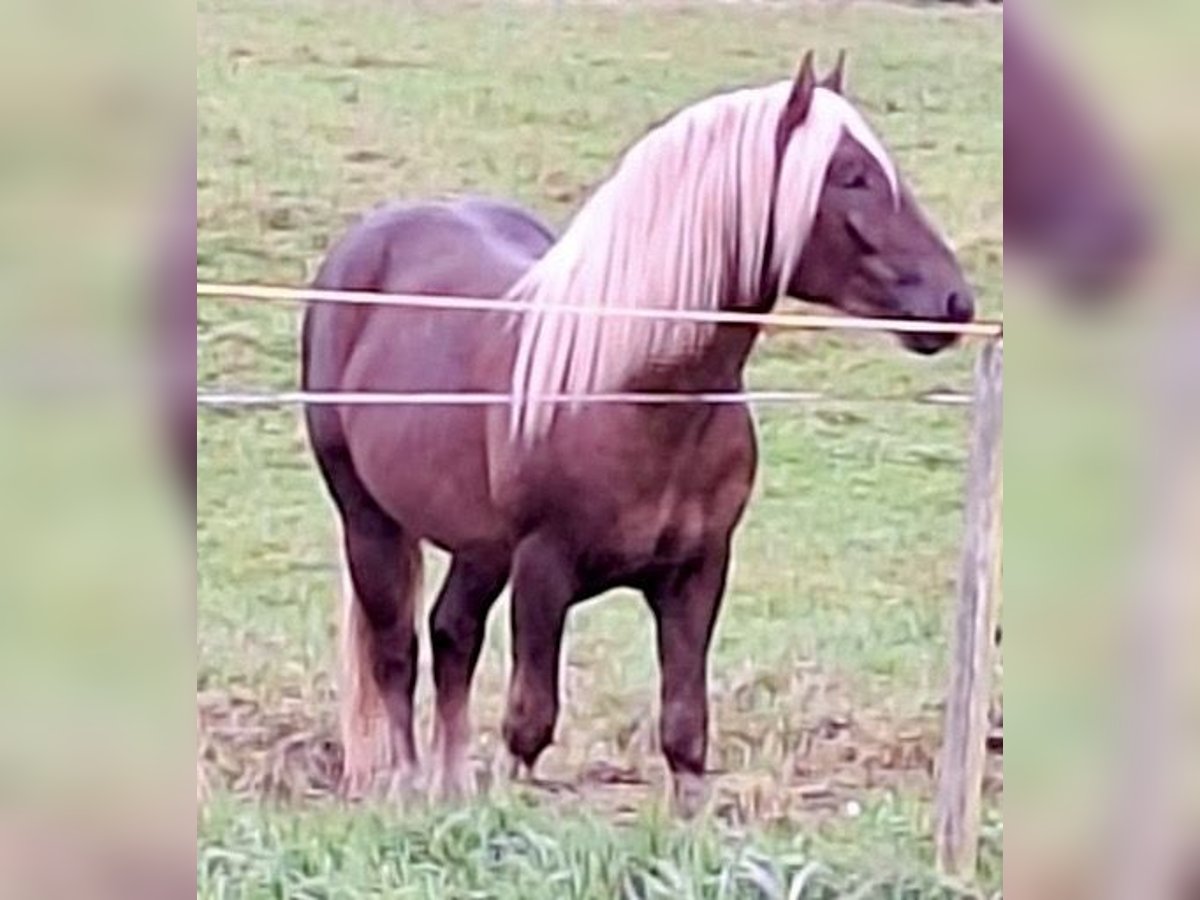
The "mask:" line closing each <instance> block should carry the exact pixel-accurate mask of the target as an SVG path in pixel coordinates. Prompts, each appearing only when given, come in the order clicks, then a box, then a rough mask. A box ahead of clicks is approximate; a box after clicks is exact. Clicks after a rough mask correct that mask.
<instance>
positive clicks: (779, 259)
mask: <svg viewBox="0 0 1200 900" xmlns="http://www.w3.org/2000/svg"><path fill="white" fill-rule="evenodd" d="M843 62H844V56H843V57H841V58H839V62H838V65H837V67H836V69H835V70H834V71H833V72H832V73H831V74H829V75H827V76H826V77H825V78H823V79H818V78H817V76H816V74H815V71H814V66H813V55H812V53H811V52H809V53H808V54H807V55H806V56H805V57H804V59H803V61H802V64H801V65H800V67H799V71H798V74H797V75H796V76H795V77H794V78H791V79H786V80H783V81H779V82H776V83H773V84H769V85H765V86H758V87H749V88H743V89H739V90H733V91H729V92H725V93H720V94H716V95H714V96H710V97H707V98H705V99H702V100H700V101H699V102H697V103H695V104H693V105H691V106H688V107H686V108H683V109H682V110H680V111H678V112H676V113H675V114H674V115H673V116H672V117H670V118H669V119H667V120H666V121H665V122H663V123H662V124H660V125H658V126H656V127H654V128H653V129H652V130H650V131H649V132H648V133H646V134H645V135H644V136H643V137H642V138H641V139H640V140H638V141H636V142H635V143H634V144H632V146H630V147H629V148H628V150H627V151H626V152H625V153H624V155H623V156H622V158H621V159H620V160H619V162H618V163H617V164H616V167H615V169H614V171H613V172H612V174H611V175H610V176H609V177H608V178H607V180H605V181H604V182H603V183H602V184H601V185H600V186H599V187H598V188H597V189H596V190H595V191H594V193H593V194H592V195H591V197H590V198H589V199H588V200H587V201H586V202H585V203H584V204H583V205H582V207H581V208H580V209H579V211H578V212H577V214H576V216H575V217H574V219H573V220H572V221H571V222H570V223H569V225H568V226H567V227H566V229H565V231H564V232H563V233H562V235H561V236H560V237H557V238H556V237H555V235H554V233H553V232H552V231H551V229H550V228H548V227H547V226H546V225H544V224H543V223H541V222H540V221H539V220H537V219H536V218H535V217H533V216H532V215H530V214H528V213H526V212H525V211H523V210H521V209H519V208H516V207H513V206H511V205H509V204H506V203H502V202H499V201H491V200H483V199H471V200H457V201H456V200H442V201H435V202H427V203H415V204H401V205H392V206H385V207H383V208H381V209H378V210H376V211H375V212H373V213H370V214H368V215H367V216H366V217H365V218H364V219H363V220H362V221H361V222H359V223H358V224H357V225H354V226H352V227H350V229H349V230H348V231H347V232H346V233H345V234H344V235H343V236H342V237H341V238H340V239H339V240H337V241H336V242H335V243H334V244H333V246H332V247H331V249H330V250H329V251H328V253H327V255H326V257H325V259H324V261H323V262H322V264H321V266H320V268H319V271H318V273H317V276H316V278H315V281H314V285H315V286H316V287H318V288H329V289H340V290H353V291H383V292H397V293H400V292H403V293H416V294H429V295H469V296H476V297H483V298H502V299H506V300H509V301H515V302H518V303H520V304H521V308H522V309H523V310H524V311H523V312H521V313H515V312H513V311H512V309H511V304H506V306H505V308H504V309H502V310H496V311H457V310H456V311H451V310H430V309H417V308H396V307H394V306H380V305H371V304H337V305H334V304H321V303H310V304H308V306H307V307H306V309H305V313H304V320H303V327H302V336H301V351H302V353H301V355H302V360H301V366H302V376H301V380H302V385H303V387H304V388H305V389H306V390H310V391H416V392H422V391H433V392H491V393H496V392H499V393H501V394H507V395H509V396H510V397H511V398H512V400H511V403H509V404H507V405H506V404H500V405H496V404H493V405H450V404H447V405H439V406H424V405H423V406H420V407H415V406H386V405H379V404H370V403H367V404H355V405H346V404H342V405H337V404H333V405H311V406H309V407H308V408H307V409H306V423H307V431H308V437H309V442H310V445H311V448H312V451H313V453H314V455H315V458H316V463H317V467H318V469H319V471H320V474H321V476H322V478H323V481H324V484H325V486H326V488H327V489H328V492H329V494H330V496H331V498H332V501H333V506H334V507H335V509H336V513H337V518H338V521H339V524H340V531H341V543H342V551H343V557H344V563H345V570H344V571H345V576H346V577H345V599H344V605H343V616H342V641H341V654H342V660H341V674H342V685H341V698H340V709H341V737H342V742H343V748H344V765H343V777H342V786H343V789H344V790H346V791H347V793H349V794H351V795H353V794H356V793H359V792H361V791H364V790H366V789H367V788H369V787H370V786H372V785H375V784H377V783H378V779H379V778H381V777H385V778H386V779H388V783H389V784H390V785H391V786H392V788H393V789H395V788H399V789H400V790H401V791H410V790H414V789H415V788H416V784H417V779H418V778H419V777H420V776H419V765H418V754H417V747H416V741H415V738H414V733H413V690H414V685H415V682H416V676H417V654H418V641H417V632H416V626H415V617H416V610H417V605H418V604H417V597H418V593H419V579H420V573H421V545H422V544H423V543H425V542H428V543H431V544H433V545H435V546H437V547H439V548H441V549H442V550H443V551H445V552H446V553H448V554H449V555H450V566H449V572H448V574H447V576H446V579H445V582H444V583H443V584H442V586H441V589H440V591H439V593H438V595H437V599H436V601H435V603H434V605H433V608H432V612H431V615H430V634H431V644H432V654H433V678H434V683H435V689H436V698H435V707H436V708H435V721H434V729H433V731H434V733H433V756H434V769H435V772H434V779H433V784H432V787H433V788H435V789H436V790H437V791H439V792H440V794H441V795H442V796H444V797H451V798H453V797H458V796H462V795H463V794H464V793H466V792H469V791H470V790H471V788H472V785H471V772H470V770H469V766H468V760H467V750H468V746H469V742H470V724H469V723H470V718H469V695H470V688H471V681H472V676H473V672H474V669H475V666H476V663H477V660H478V658H479V654H480V649H481V645H482V642H483V639H484V629H485V625H486V619H487V616H488V613H489V610H490V609H491V607H492V605H493V603H494V602H495V601H496V599H497V597H498V596H499V595H500V593H501V591H502V590H503V588H504V587H505V586H506V584H510V583H511V608H510V614H511V621H510V626H511V637H512V641H511V654H512V659H511V662H512V668H511V674H510V681H509V685H508V693H507V701H506V704H507V706H506V711H505V714H504V719H503V725H502V734H503V739H504V742H505V745H506V747H507V750H508V752H509V754H510V758H511V760H512V775H513V777H516V778H522V777H528V778H532V777H533V772H534V767H535V764H536V762H537V760H538V757H539V756H540V755H541V753H542V752H543V751H544V750H545V749H546V747H547V746H549V745H550V744H551V742H552V740H553V734H554V729H555V723H556V719H557V716H558V711H559V669H560V655H561V645H562V640H563V631H564V626H565V621H566V616H567V613H568V610H569V609H570V608H571V607H572V606H574V605H575V604H577V603H580V602H582V601H585V600H587V599H589V598H592V597H595V596H597V595H599V594H601V593H603V592H605V591H607V590H609V589H612V588H616V587H628V588H633V589H635V590H637V591H640V592H641V594H642V595H643V596H644V597H645V600H646V601H647V602H648V604H649V607H650V609H651V611H652V613H653V616H654V620H655V628H656V634H657V654H658V662H659V668H660V676H661V677H660V685H659V693H660V702H659V712H658V718H659V722H658V731H659V741H660V746H661V751H662V754H663V756H664V757H665V759H666V765H667V769H668V770H669V775H670V778H669V785H670V795H669V796H670V803H671V805H672V808H673V809H674V810H675V811H676V812H678V813H679V814H681V815H684V816H688V815H691V814H693V813H695V812H696V811H697V810H698V809H699V808H700V807H701V805H702V803H703V802H704V798H705V796H706V793H707V789H706V784H705V778H704V776H705V761H706V752H707V743H708V726H709V722H708V688H707V673H708V651H709V644H710V641H711V638H712V634H713V627H714V623H715V622H716V619H717V615H718V611H719V609H720V606H721V600H722V595H723V593H724V590H725V585H726V579H727V576H728V572H729V565H730V542H731V539H732V536H733V534H734V531H735V529H736V527H737V525H738V523H739V520H740V519H741V517H742V514H743V512H744V510H745V508H746V505H747V502H748V499H749V497H750V492H751V487H752V484H753V481H754V475H755V470H756V466H757V448H756V442H755V430H754V424H753V420H752V417H751V413H750V410H749V409H748V408H747V407H746V406H745V405H744V404H736V403H722V404H705V403H703V402H693V401H691V400H688V399H686V398H677V399H679V400H680V401H681V402H661V403H654V402H651V403H620V402H614V403H593V404H584V403H570V404H568V403H559V402H556V401H557V400H562V399H563V398H564V397H568V398H569V397H575V398H578V397H579V396H581V395H602V394H605V393H606V392H618V393H619V392H629V391H636V392H656V393H667V394H680V393H682V394H690V393H693V392H735V393H736V392H739V391H741V390H742V388H743V369H744V367H745V365H746V362H747V358H748V356H749V354H750V352H751V350H752V347H753V345H754V343H755V339H756V336H757V333H758V330H759V329H758V328H757V327H756V326H755V325H754V324H753V323H749V324H746V323H736V324H720V325H715V324H711V323H707V322H698V321H677V320H672V321H658V320H651V319H649V318H647V317H644V316H636V315H633V314H634V313H637V312H642V311H645V310H652V311H657V312H671V311H680V310H683V311H697V310H699V311H743V312H766V311H768V310H770V309H771V308H772V307H773V306H774V305H775V303H776V302H777V300H778V299H779V298H780V297H781V296H783V295H793V296H797V297H801V298H805V299H807V300H810V301H814V302H817V303H823V304H826V305H828V306H830V307H832V308H835V309H838V310H841V311H844V312H847V313H851V314H857V315H866V316H875V317H883V316H887V317H894V318H910V319H911V318H918V319H922V320H936V321H938V322H955V323H959V322H968V321H970V320H972V319H973V318H974V306H975V302H974V296H973V293H972V290H971V288H970V286H969V285H968V283H967V281H966V279H965V277H964V275H963V273H962V270H961V268H960V266H959V263H958V261H957V260H956V258H955V256H954V253H953V252H952V251H951V249H950V248H949V247H948V246H947V243H946V241H945V239H944V238H943V237H942V236H941V235H940V234H939V233H938V231H937V230H936V229H935V228H934V227H933V225H932V224H931V223H930V221H929V219H928V218H927V216H926V215H925V213H924V212H923V211H922V210H921V208H920V207H919V206H918V204H917V202H916V199H915V198H914V196H913V194H912V192H911V190H910V189H909V188H908V186H907V184H906V183H905V182H904V181H903V180H902V179H901V177H900V175H899V174H898V172H897V170H896V166H895V164H894V163H893V161H892V160H891V157H890V156H889V155H888V153H887V151H886V149H885V148H884V146H883V144H882V143H881V142H880V140H879V138H878V137H877V136H876V134H875V132H874V131H872V129H871V127H870V126H869V125H868V124H867V122H866V120H865V119H864V117H863V116H862V114H861V113H860V112H859V111H858V110H857V109H856V108H855V106H854V105H853V104H852V103H850V102H849V101H848V100H847V99H846V97H845V96H844V92H843V89H842V87H843V86H842V82H843V77H844V76H843ZM597 308H599V309H600V310H601V311H602V312H605V313H607V315H603V316H596V315H589V314H588V312H589V311H594V310H596V309H597ZM623 311H625V312H626V315H625V316H622V312H623ZM693 318H695V317H693ZM898 331H899V334H898V338H899V340H900V341H901V343H902V344H903V345H904V346H905V347H906V348H907V349H908V350H910V351H913V352H916V353H920V354H932V353H936V352H938V351H941V350H943V349H945V348H946V347H948V346H950V345H951V344H953V343H954V341H955V336H954V335H953V334H950V333H947V331H938V332H936V333H931V332H924V331H918V332H908V331H906V330H901V329H898Z"/></svg>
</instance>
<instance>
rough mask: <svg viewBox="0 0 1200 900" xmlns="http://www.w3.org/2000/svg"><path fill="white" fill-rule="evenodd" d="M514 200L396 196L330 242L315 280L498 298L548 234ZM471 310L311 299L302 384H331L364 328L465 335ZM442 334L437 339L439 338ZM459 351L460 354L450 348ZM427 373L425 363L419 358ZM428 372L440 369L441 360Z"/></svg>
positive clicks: (332, 286) (336, 383)
mask: <svg viewBox="0 0 1200 900" xmlns="http://www.w3.org/2000/svg"><path fill="white" fill-rule="evenodd" d="M553 240H554V237H553V234H552V232H551V231H550V229H549V228H548V226H546V225H545V224H544V223H542V222H541V221H540V220H538V219H537V218H536V217H534V216H533V215H532V214H530V213H528V212H526V211H525V210H523V209H521V208H520V207H517V206H514V205H512V204H507V203H504V202H502V201H497V200H490V199H486V198H467V199H463V200H455V201H442V202H430V203H412V204H408V203H404V204H401V203H397V204H390V205H387V206H384V207H381V208H379V209H376V210H373V211H371V212H370V213H368V214H367V215H366V216H364V217H363V218H362V219H361V220H360V221H359V222H357V223H356V224H354V225H353V226H351V227H350V229H349V230H347V232H346V233H345V234H344V235H343V236H342V237H341V238H340V239H339V240H338V241H337V242H336V243H335V244H334V245H333V246H332V247H331V249H330V251H329V253H328V254H327V256H326V258H325V260H324V261H323V263H322V264H321V267H320V269H319V270H318V272H317V276H316V279H315V280H314V287H317V288H323V289H329V290H347V291H370V292H381V293H393V294H432V295H443V296H469V297H499V296H501V295H503V294H504V293H505V292H506V291H507V290H508V288H509V287H511V286H512V284H513V283H514V282H515V281H516V280H517V279H518V278H519V277H520V276H521V275H522V274H524V272H525V271H526V270H527V269H528V268H529V267H530V266H531V265H532V264H533V263H534V262H535V261H536V260H537V259H538V258H540V257H541V255H542V254H543V253H545V252H546V250H547V249H548V248H549V247H550V245H551V244H552V243H553ZM472 319H473V317H471V316H463V315H462V314H455V313H449V314H447V313H442V312H439V311H431V310H425V309H396V308H394V307H383V306H372V305H370V304H354V305H344V304H321V303H317V304H312V305H310V307H309V308H308V310H307V311H306V313H305V323H304V335H303V343H304V384H305V387H306V388H308V389H311V390H335V389H338V388H339V387H340V386H341V385H340V382H341V380H342V377H343V375H344V373H345V369H346V367H347V365H348V363H349V360H350V355H351V353H352V351H353V350H354V348H355V346H356V344H357V342H359V341H360V340H361V339H362V338H363V337H364V336H365V333H366V332H368V331H380V332H382V333H386V335H387V337H388V340H389V341H390V342H395V341H398V340H399V341H403V340H404V339H405V335H406V334H409V333H413V334H414V335H415V336H417V337H418V338H419V339H421V340H422V343H423V344H425V345H428V344H429V343H430V342H431V341H430V340H428V338H432V339H433V340H432V343H441V342H442V341H446V342H450V341H452V340H455V339H458V340H464V339H465V340H470V335H464V334H460V333H459V332H461V331H463V326H467V328H468V330H470V329H471V327H472V325H473V323H472ZM439 336H440V337H441V339H442V340H438V337H439ZM454 355H455V356H461V354H454ZM422 371H424V372H426V373H428V372H430V369H429V368H428V367H423V368H422ZM436 371H441V372H446V369H445V367H444V366H439V367H437V368H436Z"/></svg>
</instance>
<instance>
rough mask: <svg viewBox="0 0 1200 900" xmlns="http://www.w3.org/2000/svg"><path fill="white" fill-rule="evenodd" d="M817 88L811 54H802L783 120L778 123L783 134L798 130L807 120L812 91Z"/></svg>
mask: <svg viewBox="0 0 1200 900" xmlns="http://www.w3.org/2000/svg"><path fill="white" fill-rule="evenodd" d="M816 87H817V76H816V74H815V73H814V71H813V52H812V51H811V50H809V51H808V52H807V53H805V54H804V60H803V61H802V62H801V63H800V71H799V73H797V75H796V80H795V81H794V82H792V93H791V95H790V96H789V97H788V101H787V106H786V107H784V110H783V118H782V120H781V121H780V123H779V126H780V131H781V132H782V133H783V134H788V133H790V132H791V131H792V130H793V129H795V128H799V127H800V126H801V125H803V124H804V120H805V119H807V118H808V110H809V108H810V107H812V98H813V91H814V90H816Z"/></svg>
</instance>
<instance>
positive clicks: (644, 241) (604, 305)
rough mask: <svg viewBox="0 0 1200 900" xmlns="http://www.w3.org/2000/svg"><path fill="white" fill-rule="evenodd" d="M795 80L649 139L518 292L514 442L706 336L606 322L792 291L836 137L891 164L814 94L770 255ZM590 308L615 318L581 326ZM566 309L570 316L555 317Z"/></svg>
mask: <svg viewBox="0 0 1200 900" xmlns="http://www.w3.org/2000/svg"><path fill="white" fill-rule="evenodd" d="M791 89H792V82H790V81H784V82H780V83H777V84H773V85H770V86H768V87H763V88H754V89H746V90H740V91H735V92H733V93H728V94H722V95H718V96H715V97H711V98H709V99H707V100H703V101H701V102H700V103H697V104H695V105H694V106H691V107H688V108H687V109H684V110H683V111H681V112H679V113H678V114H676V115H675V116H674V117H673V118H671V119H669V120H668V121H667V122H665V123H664V124H662V125H660V126H659V127H657V128H655V129H654V130H653V131H651V132H650V133H649V134H647V135H646V136H645V137H644V138H642V139H641V140H640V141H639V142H638V143H636V144H635V145H633V147H631V148H630V149H629V151H628V152H627V153H626V154H625V156H624V158H623V159H622V160H621V162H620V164H619V165H618V167H617V169H616V172H615V173H614V174H613V176H612V177H611V178H610V179H609V180H608V181H607V182H605V183H604V184H603V185H601V186H600V188H598V189H597V191H596V193H595V194H594V195H593V196H592V198H591V199H590V200H589V201H588V202H587V203H586V204H585V205H584V207H583V208H582V209H581V210H580V212H579V214H578V215H577V216H576V218H575V220H574V221H573V222H572V223H571V225H570V227H569V228H568V229H567V231H566V233H565V234H564V235H563V236H562V238H561V240H559V242H558V243H557V244H555V245H554V247H553V248H551V250H550V251H549V252H548V253H547V254H546V256H545V257H543V258H542V259H541V260H540V261H539V262H538V263H537V264H536V265H535V266H534V267H533V268H532V269H530V271H529V272H528V273H527V274H526V275H525V276H524V277H523V278H522V279H521V280H520V281H519V282H518V283H517V284H516V285H515V286H514V287H513V288H512V290H511V291H510V292H509V297H512V298H517V299H523V300H526V301H528V302H529V304H530V306H531V307H532V309H531V311H530V312H529V313H527V314H525V315H524V316H523V317H522V321H521V324H520V326H519V327H520V329H521V333H520V341H519V345H518V351H517V357H516V362H515V365H514V368H513V377H512V393H513V397H514V409H513V422H512V424H513V432H514V435H516V436H520V437H522V438H525V439H533V438H536V437H538V436H539V435H541V434H543V433H544V432H545V431H546V430H547V429H548V428H549V427H550V425H551V423H552V421H553V416H554V414H555V410H556V409H557V406H554V405H552V404H549V403H545V402H540V400H541V399H542V398H546V397H550V396H553V395H562V394H569V395H579V394H586V393H603V392H608V391H618V390H620V389H621V388H622V387H623V386H624V385H626V384H627V383H628V381H629V380H630V378H631V377H633V376H635V375H636V374H637V373H638V372H639V371H641V370H642V369H643V368H644V367H645V366H647V365H648V364H651V363H654V364H657V365H670V364H672V363H673V362H678V361H680V360H682V359H686V358H688V356H689V355H691V354H693V353H695V352H696V351H697V350H699V349H700V348H702V347H703V346H704V344H705V342H706V341H707V340H709V339H710V338H711V335H712V332H713V328H714V326H712V325H706V324H698V323H690V322H688V323H681V322H663V321H655V320H651V319H645V318H641V319H638V318H630V317H625V316H619V315H616V316H614V315H612V312H614V311H616V310H619V309H621V308H630V307H636V308H643V309H658V310H717V309H720V308H721V307H722V304H727V303H728V302H729V299H730V298H748V297H752V296H753V295H754V293H755V291H756V289H757V287H758V284H759V281H760V279H761V277H762V275H763V273H764V263H766V264H767V265H768V266H769V268H768V269H766V270H765V271H766V272H767V273H769V274H770V275H772V276H774V277H775V278H776V279H777V283H778V284H780V285H786V284H788V281H789V276H790V274H791V270H792V268H793V267H794V266H795V264H796V262H797V260H798V259H799V257H800V252H801V249H802V248H803V246H804V242H805V239H806V238H807V235H808V231H809V229H810V227H811V225H812V221H813V218H814V217H815V215H816V210H817V204H818V201H819V199H820V195H821V189H822V187H823V185H824V180H825V174H826V172H827V170H828V167H829V162H830V159H831V157H832V156H833V153H834V150H835V149H836V147H837V144H838V141H839V140H840V138H841V135H842V133H843V131H846V132H849V134H850V135H851V136H853V137H854V138H855V139H856V140H857V141H858V142H859V143H860V144H862V145H863V146H864V147H865V148H866V149H867V150H868V151H869V152H870V153H871V154H872V155H873V156H874V157H875V158H876V159H877V161H878V162H879V164H880V166H881V167H882V168H883V170H884V172H885V173H886V174H887V176H888V178H889V180H890V181H891V184H892V190H893V195H894V196H896V197H898V196H899V190H898V185H897V180H896V173H895V170H894V168H893V165H892V163H891V161H890V159H889V157H888V155H887V153H886V151H885V150H884V149H883V146H882V144H881V143H880V142H879V140H878V138H877V137H875V135H874V133H873V132H872V131H871V129H870V127H869V126H868V125H867V124H866V122H865V121H864V120H863V118H862V117H861V116H860V115H859V114H858V112H857V111H856V110H855V109H854V107H852V106H851V105H850V104H849V103H848V102H847V101H846V100H845V99H843V98H842V97H841V96H839V95H838V94H836V93H834V92H832V91H828V90H825V89H823V88H818V89H816V90H815V91H814V93H813V100H812V105H811V108H810V110H809V113H808V116H807V118H806V119H805V121H804V123H803V124H802V125H801V126H800V127H799V128H797V129H796V130H795V131H794V132H793V134H792V136H791V138H790V140H789V142H788V144H787V149H786V152H785V155H784V160H783V163H782V166H781V168H780V170H779V185H778V196H779V198H780V199H779V202H778V203H777V206H776V209H777V212H776V221H775V223H774V225H775V240H774V250H773V252H772V258H771V259H770V260H769V261H766V260H764V259H763V255H764V253H765V252H766V243H767V233H768V227H767V225H768V222H767V217H768V215H770V210H771V207H772V204H771V198H772V192H773V190H774V187H775V186H774V176H775V163H776V161H775V153H776V149H775V143H776V134H777V131H778V126H779V121H780V117H781V115H782V113H783V110H784V107H785V104H786V103H787V100H788V97H789V94H790V91H791ZM582 307H598V308H599V311H600V312H601V313H604V312H608V313H609V315H579V314H574V313H572V312H570V310H571V309H579V308H582ZM564 309H566V310H567V311H566V312H558V311H559V310H564Z"/></svg>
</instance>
